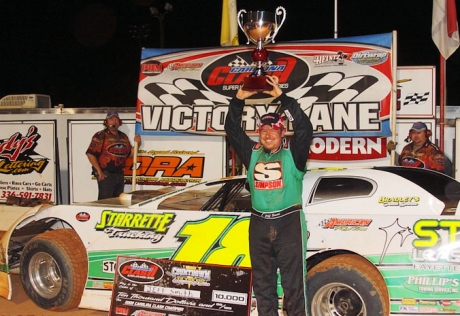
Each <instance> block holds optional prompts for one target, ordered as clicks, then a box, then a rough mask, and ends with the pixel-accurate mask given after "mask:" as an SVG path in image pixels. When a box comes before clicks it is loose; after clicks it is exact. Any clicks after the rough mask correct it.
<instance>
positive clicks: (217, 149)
mask: <svg viewBox="0 0 460 316" xmlns="http://www.w3.org/2000/svg"><path fill="white" fill-rule="evenodd" d="M102 128H103V127H102V121H101V120H78V121H77V120H73V121H70V122H69V134H70V137H69V138H70V141H69V148H70V150H69V161H70V168H71V169H70V170H71V172H70V176H71V181H70V184H71V191H70V192H71V196H70V202H71V203H76V202H86V201H94V200H97V194H98V187H97V180H96V178H95V177H94V176H92V175H91V164H90V163H89V161H88V158H87V157H86V154H85V153H86V149H87V148H88V145H89V142H90V141H91V137H92V136H93V134H94V133H96V132H98V131H99V130H101V129H102ZM120 130H121V131H122V132H124V133H126V134H127V135H128V137H129V139H130V140H131V142H132V139H133V138H134V122H133V121H132V120H128V119H126V120H125V119H123V125H122V126H121V127H120ZM224 156H225V142H224V141H223V140H222V137H212V136H207V135H192V136H191V137H186V138H184V137H181V136H180V135H178V134H176V135H172V136H156V137H143V138H142V146H141V147H140V148H139V149H138V156H137V165H136V190H151V189H152V188H153V187H163V186H169V185H174V186H176V187H182V186H187V185H190V184H193V183H199V182H202V181H203V180H209V179H217V178H221V177H222V176H224V175H225V170H224V166H225V164H224V159H225V158H224ZM124 174H125V192H130V191H132V176H133V159H132V158H128V159H127V161H126V166H125V170H124Z"/></svg>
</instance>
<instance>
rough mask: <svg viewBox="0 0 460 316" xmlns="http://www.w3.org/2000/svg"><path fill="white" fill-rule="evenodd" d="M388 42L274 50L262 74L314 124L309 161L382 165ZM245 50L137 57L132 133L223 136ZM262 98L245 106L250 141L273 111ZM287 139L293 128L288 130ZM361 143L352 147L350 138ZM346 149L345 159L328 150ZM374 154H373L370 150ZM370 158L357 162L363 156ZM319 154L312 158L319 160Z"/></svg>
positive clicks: (378, 38) (357, 40)
mask: <svg viewBox="0 0 460 316" xmlns="http://www.w3.org/2000/svg"><path fill="white" fill-rule="evenodd" d="M391 38H392V34H380V35H371V36H362V37H354V38H344V39H340V40H338V39H331V40H322V41H316V42H313V41H306V42H293V43H283V44H273V45H269V46H268V47H267V49H268V51H269V54H270V61H271V62H270V64H269V65H268V69H267V70H268V73H269V74H273V75H276V76H278V77H279V78H280V86H281V88H282V89H283V91H284V92H285V93H286V94H288V95H289V96H291V97H293V98H295V99H296V100H297V101H298V102H299V104H300V106H301V107H302V109H303V110H304V111H305V113H306V114H307V115H308V116H309V117H310V119H311V120H312V123H313V127H314V132H315V134H316V135H315V136H316V137H317V138H318V140H316V141H314V144H315V146H316V148H317V150H316V151H315V152H314V155H313V157H311V159H314V160H315V159H316V160H322V161H323V160H339V159H340V160H346V161H349V160H355V161H356V160H358V161H359V160H364V159H366V160H368V159H374V160H375V159H381V158H382V157H386V151H385V150H382V149H383V148H386V137H388V136H390V135H391V132H390V128H389V118H390V110H391V106H390V100H391V84H392V80H393V78H392V73H391V55H392V53H391ZM252 51H253V47H252V46H251V45H245V46H238V47H229V48H222V47H219V48H207V49H194V50H185V51H184V50H171V49H168V50H165V49H144V50H143V52H142V60H141V67H140V76H139V90H138V103H137V108H136V133H139V134H144V135H149V134H151V135H174V134H177V133H181V134H182V135H191V134H206V135H224V134H225V131H224V122H225V116H226V113H227V109H228V104H229V101H230V99H231V98H232V97H233V96H235V94H236V91H237V90H238V88H239V85H240V84H241V82H242V80H243V78H245V77H246V76H248V75H249V74H250V73H251V71H252V70H253V69H254V66H253V65H251V64H250V62H251V60H252V59H251V53H252ZM272 101H273V100H272V98H267V95H264V94H256V95H254V96H253V97H251V98H250V99H248V100H246V104H247V105H246V107H245V112H244V114H243V122H242V124H243V126H244V128H245V130H246V132H247V133H248V134H252V135H256V127H257V122H258V118H259V117H260V116H261V115H263V114H265V113H267V112H272V111H276V110H277V108H278V104H273V103H272ZM287 129H288V134H289V132H291V131H292V126H291V125H290V124H288V126H287ZM354 137H358V138H360V139H359V140H357V141H353V140H351V138H354ZM341 142H347V143H350V145H349V147H350V148H349V150H350V152H342V153H338V156H337V153H333V154H331V153H330V151H331V150H332V151H334V149H330V150H329V151H328V146H335V143H339V144H340V143H341ZM375 146H377V147H380V149H379V150H378V152H374V151H373V149H372V148H373V147H375ZM363 147H364V148H365V150H367V151H369V152H371V154H365V155H363V154H362V148H363ZM318 151H319V152H318Z"/></svg>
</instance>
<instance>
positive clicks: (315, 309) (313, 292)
mask: <svg viewBox="0 0 460 316" xmlns="http://www.w3.org/2000/svg"><path fill="white" fill-rule="evenodd" d="M307 292H308V310H309V311H310V316H332V315H334V316H339V315H347V316H387V315H389V313H390V312H389V308H390V307H389V303H390V302H389V295H388V290H387V287H386V284H385V280H384V279H383V277H382V276H381V274H380V273H379V271H378V270H377V269H376V268H375V266H373V265H372V264H371V263H370V262H369V261H367V260H366V259H364V258H362V257H360V256H358V255H353V254H344V255H338V256H334V257H331V258H328V259H326V260H324V261H322V262H320V263H319V264H317V265H316V266H314V267H313V268H312V269H310V270H309V271H308V275H307Z"/></svg>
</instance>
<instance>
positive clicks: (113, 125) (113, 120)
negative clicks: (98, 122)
mask: <svg viewBox="0 0 460 316" xmlns="http://www.w3.org/2000/svg"><path fill="white" fill-rule="evenodd" d="M107 127H108V128H109V130H110V131H111V132H116V131H117V130H118V128H119V127H120V119H119V118H118V117H116V116H115V115H112V116H111V117H109V118H108V119H107Z"/></svg>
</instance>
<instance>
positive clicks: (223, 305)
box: [109, 256, 252, 316]
mask: <svg viewBox="0 0 460 316" xmlns="http://www.w3.org/2000/svg"><path fill="white" fill-rule="evenodd" d="M251 277H252V272H251V269H250V268H241V267H232V266H221V265H210V264H198V263H188V262H183V261H170V260H154V259H147V258H134V257H125V256H118V257H117V269H116V273H115V279H114V289H113V291H112V300H111V308H110V313H109V315H113V316H120V315H126V316H128V315H152V316H153V315H155V316H160V315H161V316H180V315H213V316H218V315H229V314H232V315H242V316H243V315H249V313H250V304H251V288H252V285H251Z"/></svg>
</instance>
